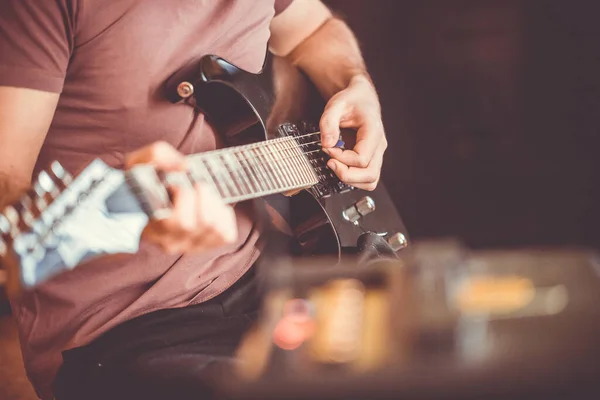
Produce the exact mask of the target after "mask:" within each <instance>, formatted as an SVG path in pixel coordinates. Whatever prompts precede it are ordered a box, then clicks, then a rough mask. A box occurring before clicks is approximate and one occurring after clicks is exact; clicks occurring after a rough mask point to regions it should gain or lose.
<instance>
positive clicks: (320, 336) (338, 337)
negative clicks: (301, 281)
mask: <svg viewBox="0 0 600 400" xmlns="http://www.w3.org/2000/svg"><path fill="white" fill-rule="evenodd" d="M310 300H311V301H312V302H313V304H314V305H315V311H316V316H315V319H316V332H315V333H314V335H313V337H312V338H311V339H310V340H309V343H308V344H309V348H310V354H311V357H312V358H313V359H314V361H316V362H320V363H325V364H327V363H330V364H339V363H349V362H351V361H354V360H356V359H357V358H358V356H359V353H360V349H361V346H362V326H363V324H364V306H365V304H364V303H365V288H364V285H363V284H362V283H361V282H360V281H358V280H357V279H338V280H334V281H332V282H330V283H328V284H327V285H325V286H323V287H321V288H319V289H316V290H315V291H314V292H313V294H312V295H311V296H310Z"/></svg>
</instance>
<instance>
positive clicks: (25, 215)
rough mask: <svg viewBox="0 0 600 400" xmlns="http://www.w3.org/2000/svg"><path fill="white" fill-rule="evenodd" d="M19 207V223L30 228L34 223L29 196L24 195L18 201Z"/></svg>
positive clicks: (31, 200)
mask: <svg viewBox="0 0 600 400" xmlns="http://www.w3.org/2000/svg"><path fill="white" fill-rule="evenodd" d="M19 206H20V208H21V210H20V211H21V213H20V214H21V221H22V222H23V223H24V224H25V225H27V226H28V227H31V226H32V225H33V223H34V222H35V216H34V215H33V207H34V206H33V199H32V198H31V197H30V196H29V195H25V196H23V197H21V199H20V200H19Z"/></svg>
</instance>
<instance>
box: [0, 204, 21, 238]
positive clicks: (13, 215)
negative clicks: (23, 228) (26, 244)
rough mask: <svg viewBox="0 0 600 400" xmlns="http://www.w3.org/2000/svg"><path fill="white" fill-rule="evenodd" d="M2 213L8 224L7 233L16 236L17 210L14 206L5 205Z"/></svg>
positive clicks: (17, 230) (17, 227) (17, 225)
mask: <svg viewBox="0 0 600 400" xmlns="http://www.w3.org/2000/svg"><path fill="white" fill-rule="evenodd" d="M2 214H4V216H5V217H6V219H7V220H8V223H9V225H10V228H9V234H10V235H11V236H16V235H17V234H18V233H19V221H20V217H19V212H18V211H17V209H16V208H15V207H13V206H7V207H5V208H4V211H3V212H2Z"/></svg>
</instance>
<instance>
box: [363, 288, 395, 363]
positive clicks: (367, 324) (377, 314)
mask: <svg viewBox="0 0 600 400" xmlns="http://www.w3.org/2000/svg"><path fill="white" fill-rule="evenodd" d="M390 316H391V310H390V299H389V296H388V293H387V291H386V290H385V289H373V290H368V291H367V293H366V295H365V306H364V317H363V324H362V345H361V347H360V349H359V351H358V355H357V358H356V360H355V362H354V367H355V369H356V370H358V371H368V370H372V369H375V368H377V367H380V366H381V365H382V364H384V363H385V362H386V361H387V359H388V357H389V355H390V346H389V344H390V340H391V338H390V329H391V327H390Z"/></svg>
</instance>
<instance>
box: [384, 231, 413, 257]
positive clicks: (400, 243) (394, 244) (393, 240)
mask: <svg viewBox="0 0 600 400" xmlns="http://www.w3.org/2000/svg"><path fill="white" fill-rule="evenodd" d="M387 242H388V244H389V245H390V247H391V248H392V250H394V251H396V252H397V251H400V250H402V249H404V248H406V247H408V240H407V239H406V236H404V235H403V234H402V233H400V232H398V233H396V234H394V235H392V236H390V237H389V238H388V240H387Z"/></svg>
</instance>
